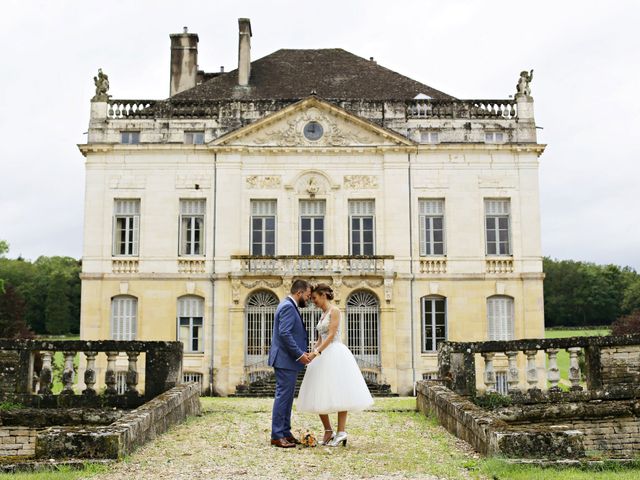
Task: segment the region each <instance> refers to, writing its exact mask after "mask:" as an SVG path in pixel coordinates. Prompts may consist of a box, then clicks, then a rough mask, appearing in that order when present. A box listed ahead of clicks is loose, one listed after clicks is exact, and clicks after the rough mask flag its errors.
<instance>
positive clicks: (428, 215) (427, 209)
mask: <svg viewBox="0 0 640 480" xmlns="http://www.w3.org/2000/svg"><path fill="white" fill-rule="evenodd" d="M418 205H419V206H418V208H419V211H420V212H419V219H418V220H419V221H418V227H419V235H420V241H419V243H420V256H421V257H444V256H445V255H446V254H447V238H446V222H445V202H444V198H421V199H419V200H418ZM435 219H440V220H441V223H442V229H441V231H442V242H436V241H435V238H434V232H435V231H437V230H438V229H436V228H434V220H435ZM427 227H428V229H427ZM427 233H428V235H427ZM437 243H442V252H441V253H435V249H436V244H437Z"/></svg>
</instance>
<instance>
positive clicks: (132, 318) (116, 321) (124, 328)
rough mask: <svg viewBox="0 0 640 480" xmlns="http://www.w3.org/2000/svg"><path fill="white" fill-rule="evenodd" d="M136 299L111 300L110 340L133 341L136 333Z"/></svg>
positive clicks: (123, 297)
mask: <svg viewBox="0 0 640 480" xmlns="http://www.w3.org/2000/svg"><path fill="white" fill-rule="evenodd" d="M137 310H138V299H136V298H135V297H129V296H124V295H123V296H118V297H113V299H112V300H111V339H112V340H135V339H136V331H137V316H138V312H137Z"/></svg>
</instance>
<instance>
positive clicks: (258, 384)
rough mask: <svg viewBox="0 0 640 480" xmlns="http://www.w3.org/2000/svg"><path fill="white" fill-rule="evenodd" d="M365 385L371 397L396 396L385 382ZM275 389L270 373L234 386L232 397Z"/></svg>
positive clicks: (265, 394) (263, 394) (264, 394)
mask: <svg viewBox="0 0 640 480" xmlns="http://www.w3.org/2000/svg"><path fill="white" fill-rule="evenodd" d="M302 378H303V374H302V373H301V374H300V375H298V381H297V382H296V391H295V394H296V396H297V395H298V391H299V390H300V384H301V383H302ZM365 381H366V382H367V387H369V392H371V395H372V396H373V397H397V396H398V394H396V393H392V392H391V387H390V386H389V385H387V384H379V383H374V382H371V381H369V380H366V379H365ZM275 391H276V376H275V374H273V373H272V374H271V375H268V376H266V377H265V378H262V379H260V380H256V381H255V382H253V383H250V384H248V385H244V384H243V385H238V386H237V387H236V393H235V395H232V396H234V397H273V396H274V395H275Z"/></svg>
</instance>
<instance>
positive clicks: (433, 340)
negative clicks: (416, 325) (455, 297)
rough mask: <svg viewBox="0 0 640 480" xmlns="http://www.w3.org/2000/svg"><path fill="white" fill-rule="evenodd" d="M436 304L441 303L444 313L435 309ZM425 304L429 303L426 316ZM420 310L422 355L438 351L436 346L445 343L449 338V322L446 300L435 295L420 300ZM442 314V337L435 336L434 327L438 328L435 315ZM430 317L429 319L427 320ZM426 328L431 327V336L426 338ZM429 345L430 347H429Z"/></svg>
mask: <svg viewBox="0 0 640 480" xmlns="http://www.w3.org/2000/svg"><path fill="white" fill-rule="evenodd" d="M436 302H442V303H443V307H444V311H442V312H440V311H438V310H437V309H436ZM427 303H431V313H430V315H428V314H427ZM420 310H421V319H422V343H421V348H422V353H434V352H437V351H438V344H439V343H441V342H446V341H447V338H449V322H448V318H447V316H448V315H447V299H446V297H441V296H437V295H427V296H425V297H422V298H421V299H420ZM438 313H444V337H438V336H437V335H436V327H437V326H438V324H437V320H436V315H437V314H438ZM428 317H430V318H428ZM427 326H430V327H431V336H427ZM429 344H430V346H429Z"/></svg>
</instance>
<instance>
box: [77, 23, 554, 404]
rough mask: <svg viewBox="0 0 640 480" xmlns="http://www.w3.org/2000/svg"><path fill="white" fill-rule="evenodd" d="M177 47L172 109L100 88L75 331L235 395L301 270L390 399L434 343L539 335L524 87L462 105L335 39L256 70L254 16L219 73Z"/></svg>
mask: <svg viewBox="0 0 640 480" xmlns="http://www.w3.org/2000/svg"><path fill="white" fill-rule="evenodd" d="M170 38H171V68H170V79H169V80H170V92H169V93H170V96H169V97H168V98H167V99H164V100H116V99H112V98H111V95H110V94H109V93H107V92H108V90H109V85H108V78H107V76H106V75H104V74H103V73H102V72H100V74H99V75H98V77H96V79H95V83H96V95H95V97H94V98H93V99H92V101H91V118H90V121H89V132H88V139H87V143H86V144H83V145H79V148H80V151H81V152H82V154H83V155H84V157H85V167H86V196H85V219H84V250H83V267H82V268H83V272H82V313H81V338H82V339H83V340H92V339H118V340H129V339H140V340H180V341H182V342H183V344H184V360H183V371H184V376H185V379H189V380H196V381H200V382H201V383H202V386H203V389H204V390H208V391H209V392H215V393H217V394H222V395H228V394H234V393H236V389H237V388H238V386H239V385H248V384H250V383H251V382H253V381H255V380H257V379H260V378H262V377H264V376H265V375H268V374H269V367H268V366H267V365H266V358H267V354H268V350H269V345H270V337H271V330H272V324H273V314H274V311H275V307H276V306H277V304H278V302H279V299H282V298H283V297H284V296H285V295H286V294H287V293H288V290H289V287H290V285H291V282H292V281H293V280H294V279H295V278H297V277H303V278H305V279H310V280H311V281H312V282H325V283H328V284H330V285H332V287H333V289H334V291H335V294H336V300H335V301H336V304H337V305H338V307H339V308H340V309H341V310H342V312H343V318H344V322H345V325H344V328H343V332H344V338H343V341H344V343H345V344H346V345H348V347H349V348H350V349H351V351H352V352H353V354H354V355H355V357H356V359H357V360H358V362H359V365H360V366H361V368H362V370H363V373H364V374H365V377H366V378H367V380H368V381H369V382H370V383H372V384H375V383H378V384H388V385H390V388H391V391H392V392H396V393H400V394H407V393H411V392H413V389H414V385H415V382H416V381H417V380H421V379H422V378H427V377H429V376H430V375H431V374H432V373H433V372H434V371H436V369H437V352H436V350H437V347H438V344H439V343H440V342H441V341H443V340H445V339H447V340H455V341H479V340H491V339H518V338H543V337H544V318H543V290H542V281H543V273H542V256H541V242H540V213H539V198H538V196H539V188H538V162H539V160H538V159H539V156H540V155H541V153H542V152H543V150H544V145H541V144H538V143H537V140H536V126H535V121H534V115H533V99H532V97H531V95H530V90H529V82H530V81H531V74H528V73H527V72H522V74H521V77H520V81H519V82H518V85H517V88H516V89H514V91H513V92H509V93H513V94H515V95H514V98H513V99H511V98H507V99H503V100H492V99H489V100H460V99H458V98H456V97H455V96H453V95H451V94H447V93H443V92H441V91H439V90H436V89H434V88H432V87H429V86H427V85H425V84H423V83H420V82H418V81H416V80H412V79H410V78H408V77H405V76H403V75H401V74H399V73H396V72H393V71H391V70H389V69H387V68H384V67H383V66H381V65H378V64H377V63H376V61H375V60H374V59H373V58H369V59H365V58H361V57H358V56H356V55H353V54H351V53H349V52H347V51H345V50H342V49H339V48H332V49H319V50H287V49H283V50H278V51H275V52H273V53H271V54H269V55H267V56H265V57H262V58H260V59H256V60H254V59H252V58H251V42H252V40H253V37H252V29H251V24H250V22H249V20H248V19H239V50H238V68H237V69H235V70H233V71H228V72H225V71H224V70H223V69H221V70H220V71H219V72H215V73H209V72H203V71H201V70H199V69H198V42H199V38H198V35H196V34H194V33H189V32H188V31H187V29H186V28H185V29H184V32H183V33H178V34H172V35H171V36H170ZM515 79H516V77H515V76H514V80H515ZM506 96H507V95H505V97H506ZM303 317H304V319H305V322H306V324H307V330H308V331H309V336H310V342H312V341H314V322H315V321H316V319H317V318H318V312H317V311H316V310H315V309H314V308H313V307H309V308H306V309H304V310H303ZM538 361H539V362H540V365H541V366H542V365H543V364H544V357H543V356H540V357H539V358H538ZM141 363H142V364H143V362H141ZM126 365H127V360H126V357H124V356H123V357H122V358H120V359H119V360H118V368H121V369H122V372H125V371H126ZM500 365H503V367H504V366H505V365H506V362H504V364H500V362H497V363H496V370H498V378H500V368H501V366H500ZM104 367H105V366H104V365H100V364H99V365H98V369H104ZM142 374H144V372H142ZM123 375H124V373H123ZM102 377H103V375H100V374H99V375H98V378H102Z"/></svg>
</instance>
